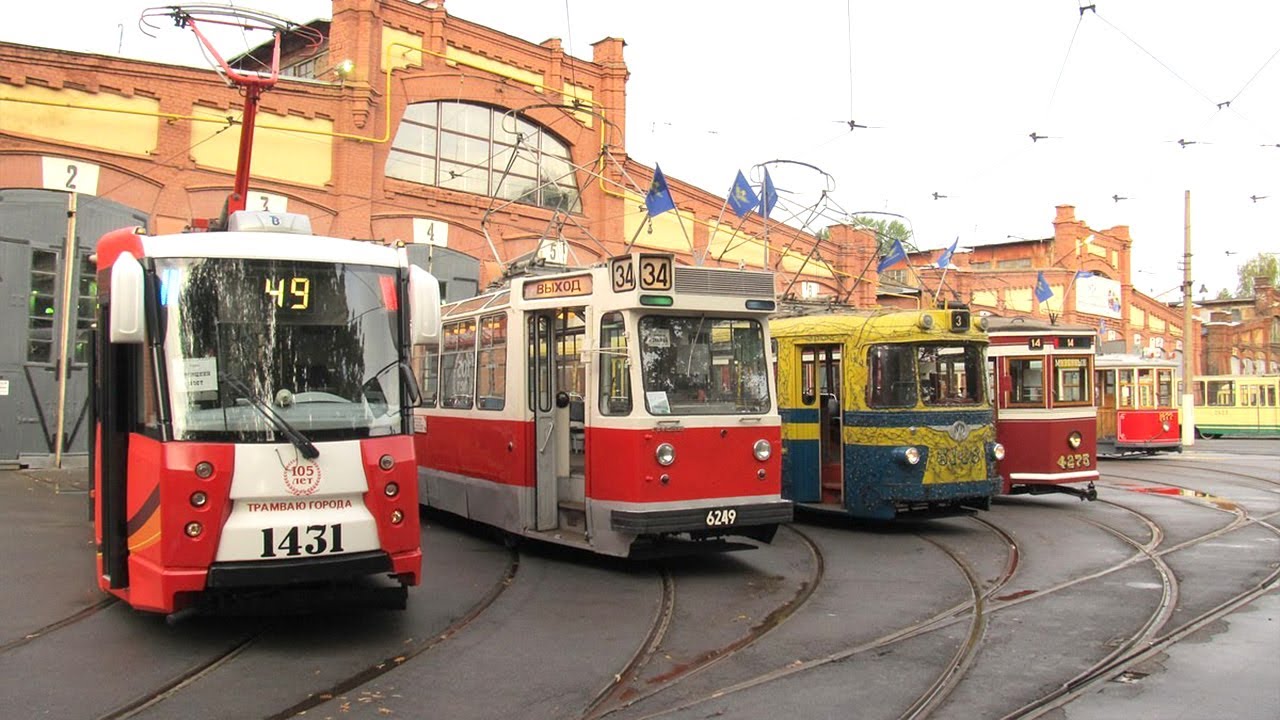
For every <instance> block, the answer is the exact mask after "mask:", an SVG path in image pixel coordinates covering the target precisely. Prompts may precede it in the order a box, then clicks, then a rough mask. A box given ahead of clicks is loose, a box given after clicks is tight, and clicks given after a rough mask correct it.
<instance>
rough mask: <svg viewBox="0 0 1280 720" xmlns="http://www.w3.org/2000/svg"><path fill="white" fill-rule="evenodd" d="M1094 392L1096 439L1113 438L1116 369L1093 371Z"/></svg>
mask: <svg viewBox="0 0 1280 720" xmlns="http://www.w3.org/2000/svg"><path fill="white" fill-rule="evenodd" d="M1095 380H1096V382H1095V384H1094V393H1096V395H1097V400H1098V402H1097V403H1096V404H1097V406H1098V439H1099V440H1102V439H1104V438H1106V439H1110V440H1114V439H1115V436H1116V371H1115V370H1099V371H1097V372H1096V373H1095Z"/></svg>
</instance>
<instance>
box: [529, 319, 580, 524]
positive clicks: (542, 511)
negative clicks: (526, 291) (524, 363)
mask: <svg viewBox="0 0 1280 720" xmlns="http://www.w3.org/2000/svg"><path fill="white" fill-rule="evenodd" d="M585 320H586V308H585V307H570V308H559V309H556V310H543V311H538V312H532V313H529V316H528V332H529V405H530V410H531V411H532V412H533V419H534V448H533V452H534V460H533V465H534V470H535V473H536V476H537V478H536V483H535V489H534V497H535V501H534V506H535V509H534V529H536V530H552V529H555V528H561V529H571V530H578V531H579V532H583V533H585V532H586V526H585V502H586V483H585V474H584V468H585V465H586V463H585V462H584V460H585V458H584V454H585V446H584V443H583V429H584V428H583V420H584V412H585V406H584V403H583V391H584V390H585V386H586V366H585V365H583V363H582V360H581V350H582V349H583V348H585V347H587V345H586V337H585V334H586V322H585ZM561 518H564V519H565V520H566V522H567V525H568V526H567V527H565V526H563V525H562V523H561Z"/></svg>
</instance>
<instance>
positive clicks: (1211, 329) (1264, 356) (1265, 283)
mask: <svg viewBox="0 0 1280 720" xmlns="http://www.w3.org/2000/svg"><path fill="white" fill-rule="evenodd" d="M1201 316H1202V318H1203V319H1204V336H1203V337H1204V341H1203V350H1202V356H1203V360H1204V367H1205V374H1206V375H1238V374H1244V375H1263V374H1268V373H1270V374H1276V373H1280V288H1276V287H1274V286H1273V285H1272V284H1271V282H1270V280H1269V279H1267V278H1260V277H1255V278H1254V279H1253V296H1252V297H1244V298H1234V299H1231V300H1210V301H1207V302H1205V303H1203V308H1202V311H1201Z"/></svg>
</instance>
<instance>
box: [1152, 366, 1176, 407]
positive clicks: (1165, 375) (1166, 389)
mask: <svg viewBox="0 0 1280 720" xmlns="http://www.w3.org/2000/svg"><path fill="white" fill-rule="evenodd" d="M1156 405H1157V407H1173V371H1172V370H1156Z"/></svg>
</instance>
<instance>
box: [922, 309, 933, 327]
mask: <svg viewBox="0 0 1280 720" xmlns="http://www.w3.org/2000/svg"><path fill="white" fill-rule="evenodd" d="M919 325H920V329H921V330H932V329H933V316H932V315H930V314H929V313H920V323H919Z"/></svg>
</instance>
